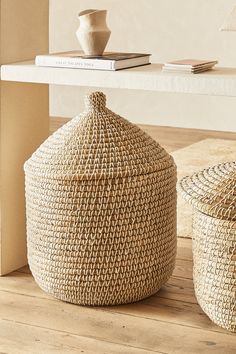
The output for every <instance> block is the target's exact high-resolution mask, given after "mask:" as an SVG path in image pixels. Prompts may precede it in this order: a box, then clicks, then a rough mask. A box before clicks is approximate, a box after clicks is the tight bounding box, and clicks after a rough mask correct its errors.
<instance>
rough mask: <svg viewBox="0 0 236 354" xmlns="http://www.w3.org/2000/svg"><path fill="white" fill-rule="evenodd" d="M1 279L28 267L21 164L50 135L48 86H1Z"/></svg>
mask: <svg viewBox="0 0 236 354" xmlns="http://www.w3.org/2000/svg"><path fill="white" fill-rule="evenodd" d="M0 85H1V86H0V89H1V116H0V119H1V124H0V134H1V141H0V144H1V150H0V190H1V194H0V213H1V214H0V218H1V230H0V275H4V274H7V273H9V272H11V271H13V270H15V269H18V268H20V267H22V266H24V265H26V264H27V256H26V220H25V197H24V172H23V164H24V162H25V161H26V160H27V159H28V158H29V157H30V156H31V154H32V153H33V151H34V150H35V149H36V148H37V147H38V146H39V145H40V144H41V143H42V142H43V140H45V138H47V136H48V134H49V103H48V101H49V98H48V86H47V85H38V84H37V85H36V84H28V83H14V82H1V84H0Z"/></svg>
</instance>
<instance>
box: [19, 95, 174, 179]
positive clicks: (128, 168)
mask: <svg viewBox="0 0 236 354" xmlns="http://www.w3.org/2000/svg"><path fill="white" fill-rule="evenodd" d="M85 106H86V109H85V111H84V112H83V113H82V114H80V115H79V116H78V117H75V118H74V119H72V120H71V121H70V122H69V123H67V124H65V125H64V126H63V127H61V128H60V129H58V130H57V131H56V132H55V133H54V134H53V135H51V136H50V137H49V138H48V139H47V140H46V141H45V142H44V143H43V144H42V145H41V146H40V147H39V148H38V150H37V151H36V152H35V153H34V154H33V155H32V156H31V158H30V159H29V160H28V161H27V162H26V163H25V166H24V169H25V172H26V174H31V175H34V176H35V175H36V176H41V177H45V178H52V179H61V178H63V179H93V178H96V179H103V178H113V177H119V176H120V177H124V176H135V175H141V174H148V173H152V172H155V171H160V170H164V169H167V168H170V167H171V166H173V165H174V161H173V158H172V157H171V156H170V155H169V154H168V153H167V152H166V151H165V150H164V149H163V148H162V147H161V146H160V145H159V144H158V143H157V142H156V141H155V140H154V139H152V138H151V137H150V136H149V135H147V134H146V133H145V132H144V131H142V130H141V129H140V128H138V127H137V126H136V125H135V124H132V123H130V122H128V121H127V120H126V119H124V118H122V117H120V116H119V115H117V114H115V113H113V112H112V111H111V110H109V109H108V108H106V96H105V95H104V94H103V93H102V92H93V93H91V94H90V95H88V96H86V97H85Z"/></svg>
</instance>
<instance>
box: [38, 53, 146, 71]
mask: <svg viewBox="0 0 236 354" xmlns="http://www.w3.org/2000/svg"><path fill="white" fill-rule="evenodd" d="M35 64H36V65H38V66H50V67H65V68H77V69H91V70H121V69H126V68H131V67H135V66H141V65H147V64H150V54H141V53H116V52H107V53H104V54H103V55H101V56H86V55H84V54H83V52H82V51H71V52H64V53H55V54H46V55H37V56H36V58H35Z"/></svg>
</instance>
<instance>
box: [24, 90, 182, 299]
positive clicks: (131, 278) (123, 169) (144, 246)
mask: <svg viewBox="0 0 236 354" xmlns="http://www.w3.org/2000/svg"><path fill="white" fill-rule="evenodd" d="M85 103H86V110H85V112H84V113H82V114H81V115H80V116H79V117H75V118H74V119H72V120H71V121H70V122H69V123H68V124H66V125H64V126H63V127H62V128H61V129H59V130H58V131H57V132H56V133H54V134H53V135H52V136H51V137H49V138H48V139H47V140H46V141H45V142H44V143H43V144H42V145H41V146H40V147H39V149H38V150H37V151H36V152H35V153H34V154H33V155H32V157H31V158H30V159H29V160H28V161H27V162H26V163H25V174H26V207H27V238H28V259H29V265H30V269H31V271H32V273H33V275H34V278H35V280H36V281H37V283H38V284H39V285H40V287H41V288H43V289H44V290H45V291H47V292H49V293H51V294H52V295H54V296H55V297H57V298H59V299H62V300H65V301H69V302H72V303H77V304H84V305H112V304H121V303H128V302H133V301H137V300H140V299H142V298H145V297H147V296H150V295H151V294H153V293H155V292H156V291H157V290H158V289H159V288H160V287H161V286H162V284H163V283H165V282H166V281H167V280H168V278H169V277H170V275H171V273H172V271H173V268H174V262H175V254H176V167H175V164H174V162H173V159H172V157H171V156H170V155H168V154H167V153H166V151H165V150H164V149H163V148H162V147H161V146H160V145H159V144H158V143H157V142H155V141H154V140H153V139H152V138H151V137H149V136H148V135H147V134H146V133H145V132H143V131H142V130H141V129H139V128H138V127H137V126H136V125H134V124H131V123H130V122H128V121H127V120H125V119H124V118H122V117H120V116H118V115H116V114H115V113H113V112H112V111H110V110H109V109H108V108H106V105H105V103H106V98H105V95H104V94H103V93H100V92H94V93H92V94H91V95H89V96H87V97H86V102H85Z"/></svg>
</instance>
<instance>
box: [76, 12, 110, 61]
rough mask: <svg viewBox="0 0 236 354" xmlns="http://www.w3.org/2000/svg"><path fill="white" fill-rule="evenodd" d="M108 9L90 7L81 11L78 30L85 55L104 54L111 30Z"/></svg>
mask: <svg viewBox="0 0 236 354" xmlns="http://www.w3.org/2000/svg"><path fill="white" fill-rule="evenodd" d="M106 15H107V11H106V10H95V9H89V10H85V11H82V12H80V13H79V20H80V26H79V29H78V31H77V32H76V35H77V38H78V40H79V43H80V45H81V47H82V49H83V51H84V54H85V55H90V56H97V55H102V54H103V52H104V49H105V47H106V45H107V42H108V40H109V37H110V34H111V31H110V30H109V28H108V27H107V24H106Z"/></svg>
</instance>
